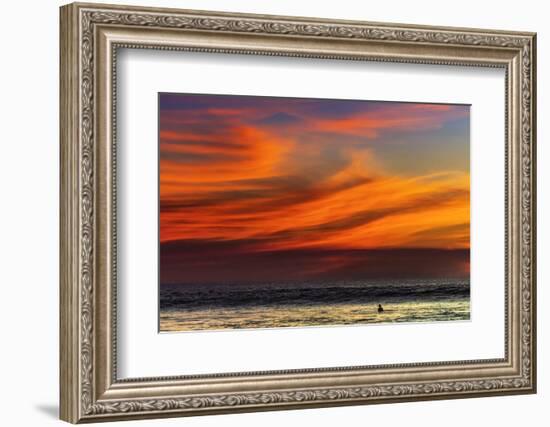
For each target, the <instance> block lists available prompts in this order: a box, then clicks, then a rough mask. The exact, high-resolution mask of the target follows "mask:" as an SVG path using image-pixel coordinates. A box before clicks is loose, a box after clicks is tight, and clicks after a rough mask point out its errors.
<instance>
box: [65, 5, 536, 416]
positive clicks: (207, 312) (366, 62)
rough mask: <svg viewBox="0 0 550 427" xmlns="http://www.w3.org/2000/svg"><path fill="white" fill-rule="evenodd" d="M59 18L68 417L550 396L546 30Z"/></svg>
mask: <svg viewBox="0 0 550 427" xmlns="http://www.w3.org/2000/svg"><path fill="white" fill-rule="evenodd" d="M60 22H61V49H60V51H61V84H60V89H61V94H60V100H61V102H60V105H61V107H60V108H61V112H60V135H61V177H60V178H61V238H60V243H61V244H60V246H61V248H60V251H61V283H60V298H61V300H60V307H61V313H60V325H61V331H60V337H61V340H60V341H61V344H60V345H61V348H60V372H61V378H60V385H61V398H60V400H61V402H60V406H61V411H60V413H61V418H62V419H63V420H65V421H69V422H72V423H79V422H94V421H112V420H123V419H131V418H133V419H135V418H154V417H170V416H186V415H201V414H215V413H227V412H244V411H260V410H261V411H264V410H280V409H296V408H308V407H321V406H334V405H356V404H369V403H387V402H402V401H411V400H431V399H444V398H463V397H480V396H488V395H496V394H521V393H534V392H535V391H536V334H535V333H536V331H535V326H536V318H535V314H536V312H535V308H536V305H535V302H536V301H535V295H536V287H535V277H536V271H535V268H536V263H535V261H536V258H535V246H536V245H535V236H536V233H535V231H536V222H535V212H536V205H535V202H536V199H535V194H536V183H535V176H536V174H535V121H536V118H535V105H536V102H535V82H536V78H535V70H536V63H535V53H536V46H535V34H533V33H523V32H510V31H496V30H480V29H464V28H438V27H427V26H412V25H402V24H382V23H369V22H353V21H330V20H322V19H313V18H296V17H280V16H263V15H244V14H230V13H218V12H203V11H201V12H199V11H189V10H175V9H158V8H142V7H129V6H110V5H94V4H79V3H75V4H70V5H67V6H63V7H62V8H61V20H60Z"/></svg>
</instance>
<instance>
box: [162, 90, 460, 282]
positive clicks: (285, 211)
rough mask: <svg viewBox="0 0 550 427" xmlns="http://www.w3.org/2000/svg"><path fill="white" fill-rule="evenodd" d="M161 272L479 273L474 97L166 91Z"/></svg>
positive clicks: (321, 276) (239, 276)
mask: <svg viewBox="0 0 550 427" xmlns="http://www.w3.org/2000/svg"><path fill="white" fill-rule="evenodd" d="M159 108H160V115H159V120H160V123H159V132H160V135H159V141H160V154H159V156H160V275H161V283H162V284H170V283H190V284H191V283H210V282H231V283H237V282H245V283H253V282H266V281H277V280H280V281H309V280H346V279H350V280H351V279H353V280H360V279H373V278H376V279H380V278H403V277H405V278H423V277H426V278H431V277H468V275H469V247H470V174H469V111H470V107H469V106H465V105H443V104H419V103H395V102H378V101H350V100H327V99H299V98H276V97H255V96H233V95H231V96H219V95H188V94H160V95H159Z"/></svg>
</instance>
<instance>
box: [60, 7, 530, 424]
mask: <svg viewBox="0 0 550 427" xmlns="http://www.w3.org/2000/svg"><path fill="white" fill-rule="evenodd" d="M535 41H536V37H535V34H533V33H524V32H521V33H520V32H509V31H492V30H477V29H462V28H460V29H459V28H436V27H425V26H411V25H401V24H382V23H368V22H353V21H329V20H321V19H310V18H295V17H280V16H263V15H243V14H229V13H217V12H198V11H189V10H174V9H157V8H141V7H127V6H112V5H99V4H78V3H77V4H70V5H67V6H63V7H62V8H61V39H60V42H61V49H60V50H61V83H60V92H61V94H60V108H61V113H60V135H61V177H60V178H61V206H60V208H61V220H60V221H61V222H60V228H61V238H60V254H61V265H60V268H61V270H60V271H61V280H60V326H61V329H60V338H61V339H60V350H61V351H60V383H61V396H60V402H61V411H60V413H61V419H63V420H66V421H69V422H72V423H78V422H91V421H111V420H118V419H129V418H154V417H168V416H183V415H200V414H214V413H227V412H243V411H259V410H276V409H289V408H306V407H320V406H335V405H355V404H368V403H383V402H401V401H410V400H428V399H443V398H460V397H476V396H487V395H495V394H520V393H534V392H535V390H536V339H535V327H536V318H535V314H536V313H535V290H536V289H535V277H536V274H535V247H536V242H535V236H536V223H535V212H536V206H535V193H536V188H535V176H536V174H535V80H536V79H535V49H536V47H535ZM119 47H126V48H153V49H170V50H193V51H203V52H223V53H245V54H253V55H283V56H299V57H315V58H338V59H349V60H371V61H372V60H376V61H394V62H406V63H433V64H446V65H472V66H489V67H502V68H504V69H505V71H506V76H507V79H506V90H505V93H504V94H503V95H504V96H505V97H506V110H507V117H506V139H507V141H506V145H505V147H506V148H505V150H506V176H505V177H503V178H504V179H505V184H506V189H507V190H506V202H507V203H506V212H505V216H506V230H505V234H506V241H507V244H506V254H505V257H506V260H507V263H506V264H507V267H506V272H505V273H506V284H505V286H506V296H507V297H506V308H505V311H506V326H505V327H506V334H505V335H506V340H505V341H506V342H505V343H504V345H505V357H504V358H503V359H497V360H494V359H493V360H471V361H457V362H443V363H437V362H434V363H424V364H404V365H383V366H363V367H336V368H331V369H309V370H292V371H269V372H249V373H241V374H223V373H220V374H218V375H203V376H192V377H175V378H140V379H132V380H119V379H117V374H116V357H115V356H116V334H115V331H116V286H115V284H116V257H115V254H116V229H115V226H116V204H115V202H116V186H115V185H114V184H115V182H114V176H115V172H116V158H115V151H114V146H115V145H114V144H115V126H116V116H115V111H116V110H115V108H114V106H115V102H116V92H115V90H114V89H115V88H116V73H115V67H114V66H115V64H116V52H117V48H119Z"/></svg>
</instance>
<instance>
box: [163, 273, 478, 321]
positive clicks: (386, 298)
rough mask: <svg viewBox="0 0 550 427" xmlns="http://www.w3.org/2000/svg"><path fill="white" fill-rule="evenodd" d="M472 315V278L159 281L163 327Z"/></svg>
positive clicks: (435, 318)
mask: <svg viewBox="0 0 550 427" xmlns="http://www.w3.org/2000/svg"><path fill="white" fill-rule="evenodd" d="M378 304H381V305H382V307H383V309H384V311H383V312H381V313H379V312H378ZM469 319H470V282H469V280H467V279H437V280H395V281H387V280H386V281H369V282H365V281H342V282H327V283H319V282H316V283H263V284H254V285H243V284H231V283H223V284H185V285H183V284H182V285H161V286H160V331H161V332H178V331H199V330H222V329H256V328H282V327H305V326H337V325H358V324H369V323H384V322H435V321H449V320H469Z"/></svg>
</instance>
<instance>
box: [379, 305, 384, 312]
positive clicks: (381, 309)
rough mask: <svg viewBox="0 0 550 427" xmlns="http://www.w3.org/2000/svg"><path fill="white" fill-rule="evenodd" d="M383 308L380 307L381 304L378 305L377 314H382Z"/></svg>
mask: <svg viewBox="0 0 550 427" xmlns="http://www.w3.org/2000/svg"><path fill="white" fill-rule="evenodd" d="M383 312H384V308H383V307H382V304H378V313H383Z"/></svg>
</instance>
